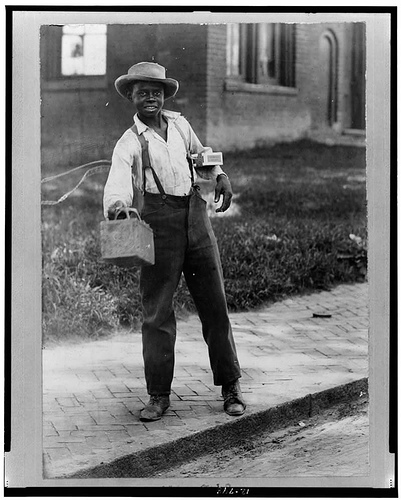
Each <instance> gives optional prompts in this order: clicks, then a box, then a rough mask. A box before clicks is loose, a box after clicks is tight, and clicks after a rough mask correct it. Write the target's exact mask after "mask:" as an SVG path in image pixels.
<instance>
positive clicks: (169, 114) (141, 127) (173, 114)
mask: <svg viewBox="0 0 401 500" xmlns="http://www.w3.org/2000/svg"><path fill="white" fill-rule="evenodd" d="M161 113H162V115H163V116H164V117H165V118H167V121H168V122H174V121H175V120H177V118H178V117H179V116H180V115H181V113H178V112H177V111H170V110H168V109H162V111H161ZM134 123H135V125H136V127H137V129H138V134H142V133H143V132H145V130H147V129H148V128H149V127H148V126H147V125H145V123H143V121H141V120H140V119H139V117H138V113H135V115H134Z"/></svg>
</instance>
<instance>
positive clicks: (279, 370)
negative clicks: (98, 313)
mask: <svg viewBox="0 0 401 500" xmlns="http://www.w3.org/2000/svg"><path fill="white" fill-rule="evenodd" d="M230 318H231V322H232V327H233V333H234V337H235V341H236V345H237V351H238V357H239V360H240V364H241V367H242V378H241V387H242V391H243V394H244V397H245V399H246V402H247V405H248V406H247V410H246V414H245V415H244V416H242V417H229V416H228V415H226V414H225V413H224V411H223V401H222V398H221V395H220V388H219V387H215V386H214V385H213V381H212V376H211V371H210V368H209V360H208V354H207V348H206V344H205V343H204V341H203V337H202V332H201V325H200V322H199V319H198V317H197V316H196V315H190V316H188V317H186V318H184V319H181V320H179V321H178V325H177V343H176V368H175V378H174V382H173V387H172V395H171V406H170V408H169V409H168V411H167V412H166V413H165V415H164V416H163V418H162V419H161V420H159V421H157V422H148V423H145V422H141V421H140V420H139V412H140V410H141V408H143V406H144V404H146V402H147V400H148V395H147V393H146V387H145V383H144V375H143V364H142V347H141V335H140V333H139V332H129V333H119V334H115V335H113V336H112V337H110V338H108V339H105V340H98V341H92V342H85V343H80V344H74V345H69V344H64V345H60V346H57V347H52V348H46V349H44V350H43V461H44V477H45V478H56V477H57V478H59V477H65V476H68V475H71V474H74V473H78V472H79V471H82V470H84V469H88V468H91V467H96V466H99V465H101V464H108V463H110V462H112V461H114V460H116V459H119V458H123V457H125V456H128V455H132V454H134V453H137V452H141V451H144V450H148V449H150V448H152V447H155V446H158V445H165V444H167V443H171V442H173V441H175V440H177V439H179V438H182V437H186V436H191V435H194V434H195V433H199V432H201V431H205V430H208V429H212V428H214V427H216V426H219V425H222V424H225V423H230V422H234V421H237V420H238V419H241V418H246V417H247V416H249V415H252V414H254V413H257V412H260V411H262V410H265V409H268V408H271V407H275V406H277V405H279V404H282V403H286V402H290V401H292V400H294V399H297V398H301V397H304V396H306V395H308V394H314V393H317V392H320V391H323V390H326V389H332V388H335V387H337V386H339V385H342V384H346V383H349V382H354V381H357V380H360V379H361V378H365V377H367V376H368V284H367V283H359V284H354V285H341V286H338V287H336V288H334V289H333V290H331V291H330V292H328V291H323V292H320V293H314V294H311V295H303V296H297V297H293V298H291V299H287V300H284V301H282V302H279V303H276V304H273V305H269V306H264V307H262V308H260V309H258V310H252V311H250V312H241V313H231V314H230Z"/></svg>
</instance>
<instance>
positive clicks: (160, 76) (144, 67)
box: [114, 62, 179, 99]
mask: <svg viewBox="0 0 401 500" xmlns="http://www.w3.org/2000/svg"><path fill="white" fill-rule="evenodd" d="M138 81H141V82H160V83H162V84H163V85H164V98H165V99H169V98H170V97H173V96H174V95H175V94H176V93H177V90H178V87H179V83H178V82H177V80H174V79H173V78H166V68H164V67H163V66H160V64H157V63H153V62H140V63H138V64H134V65H133V66H131V67H130V69H129V70H128V73H127V74H126V75H122V76H120V77H118V78H117V80H116V81H115V82H114V85H115V87H116V90H117V92H118V93H119V94H120V95H121V96H122V97H125V98H126V99H128V96H127V92H128V91H131V89H132V84H133V83H134V82H138Z"/></svg>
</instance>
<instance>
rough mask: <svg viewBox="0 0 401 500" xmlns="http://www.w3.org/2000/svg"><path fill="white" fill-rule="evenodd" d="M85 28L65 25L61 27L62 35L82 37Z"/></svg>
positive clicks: (76, 25) (77, 25) (80, 25)
mask: <svg viewBox="0 0 401 500" xmlns="http://www.w3.org/2000/svg"><path fill="white" fill-rule="evenodd" d="M84 32H85V27H84V25H83V24H66V25H65V26H63V33H65V34H66V35H83V34H84Z"/></svg>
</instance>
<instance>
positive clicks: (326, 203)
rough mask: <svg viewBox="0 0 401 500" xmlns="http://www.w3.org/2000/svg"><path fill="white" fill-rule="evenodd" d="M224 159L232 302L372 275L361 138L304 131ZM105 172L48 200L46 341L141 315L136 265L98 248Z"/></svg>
mask: <svg viewBox="0 0 401 500" xmlns="http://www.w3.org/2000/svg"><path fill="white" fill-rule="evenodd" d="M224 169H225V171H226V172H227V173H228V174H229V176H230V179H231V183H232V186H233V190H234V193H235V199H234V201H235V204H236V205H235V207H234V208H233V210H232V213H234V215H233V216H231V217H228V216H224V217H214V218H213V219H212V223H213V227H214V230H215V233H216V236H217V239H218V242H219V247H220V252H221V257H222V263H223V269H224V274H225V280H226V281H225V283H226V294H227V301H228V306H229V309H230V310H231V311H237V310H246V309H250V308H254V307H258V306H260V305H261V304H264V303H266V302H274V301H277V300H279V299H281V298H283V297H287V296H290V295H291V294H298V293H308V292H311V291H315V290H322V289H329V288H330V287H331V286H333V285H335V284H338V283H345V282H349V283H351V282H355V281H358V280H364V279H365V277H366V276H365V275H366V258H367V256H366V236H367V235H366V223H367V221H366V186H365V150H364V149H363V148H357V147H350V146H347V147H344V146H326V145H322V144H317V143H313V142H309V141H300V142H296V143H290V144H281V145H276V146H274V147H271V148H264V149H258V150H252V151H249V152H242V153H236V154H227V155H225V165H224ZM82 173H83V172H82ZM82 173H81V174H80V173H79V172H77V173H75V174H73V175H71V176H66V177H63V178H61V179H59V180H56V181H53V182H51V183H46V184H43V199H44V200H49V199H51V200H56V199H58V198H59V197H60V196H61V195H62V194H64V193H65V192H67V191H68V190H69V189H71V187H72V186H74V185H75V184H76V183H77V182H78V180H79V179H80V176H81V175H82ZM106 176H107V173H104V174H97V175H95V176H92V177H90V178H89V179H88V180H87V181H85V182H84V183H83V184H82V186H81V187H80V189H79V190H77V191H76V192H75V193H74V194H73V195H72V196H71V197H70V198H68V199H67V200H66V201H64V202H62V203H60V204H59V205H54V206H43V210H42V214H43V216H42V221H43V224H42V246H43V292H42V293H43V335H44V341H45V342H51V341H58V340H66V339H72V340H74V339H88V338H97V337H99V336H101V335H104V334H107V333H108V332H110V331H111V330H113V329H115V328H117V327H119V326H125V327H134V328H136V327H137V326H138V323H139V321H140V318H141V312H140V298H139V294H138V278H139V271H138V269H131V270H127V269H119V268H117V267H115V266H111V265H108V264H105V263H103V262H102V261H101V258H100V248H99V222H100V221H101V220H102V194H103V193H102V191H103V185H104V183H105V180H106ZM202 189H203V190H204V191H208V190H209V191H210V190H212V189H213V185H211V184H203V186H202ZM236 209H238V210H236ZM350 235H354V236H351V237H350ZM175 305H176V309H177V311H178V312H180V311H181V312H186V311H193V310H194V306H193V303H192V300H191V298H190V296H189V293H188V291H187V288H186V285H185V282H184V280H182V282H181V283H180V285H179V288H178V290H177V294H176V297H175Z"/></svg>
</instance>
